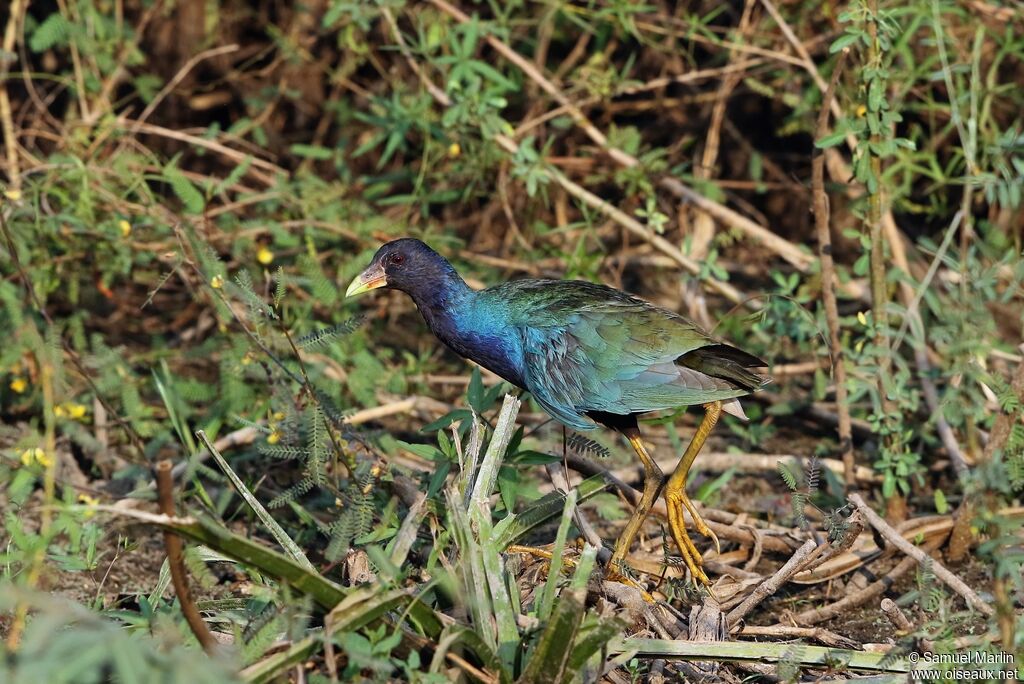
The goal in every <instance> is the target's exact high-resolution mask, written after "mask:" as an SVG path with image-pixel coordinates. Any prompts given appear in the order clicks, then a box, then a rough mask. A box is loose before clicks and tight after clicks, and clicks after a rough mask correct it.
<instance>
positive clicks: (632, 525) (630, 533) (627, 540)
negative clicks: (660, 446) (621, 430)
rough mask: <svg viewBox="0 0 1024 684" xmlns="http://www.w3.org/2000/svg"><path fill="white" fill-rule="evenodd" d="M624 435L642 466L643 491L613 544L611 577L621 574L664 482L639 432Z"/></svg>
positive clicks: (659, 469)
mask: <svg viewBox="0 0 1024 684" xmlns="http://www.w3.org/2000/svg"><path fill="white" fill-rule="evenodd" d="M625 435H626V439H628V440H629V443H630V445H631V446H632V447H633V450H634V451H636V455H637V456H638V457H639V458H640V462H641V463H643V464H644V489H643V492H642V493H641V494H640V501H639V502H638V503H637V505H636V509H635V510H634V511H633V516H632V517H631V518H630V519H629V522H627V523H626V528H625V529H624V530H623V531H622V534H621V535H619V539H618V541H616V542H615V550H614V551H613V552H612V558H611V560H610V561H609V563H608V567H609V568H610V569H611V571H612V573H613V575H620V574H621V573H620V572H619V567H620V566H621V564H622V562H623V561H624V560H625V558H626V554H628V553H629V547H630V546H631V545H632V544H633V540H634V539H635V538H636V535H637V533H638V532H639V531H640V527H641V526H643V524H644V521H645V520H647V514H648V513H650V511H651V506H653V505H654V499H655V498H656V497H657V496H658V489H659V488H660V487H661V485H662V483H663V482H664V481H665V477H664V475H663V474H662V472H661V468H659V467H658V464H657V463H655V462H654V459H653V458H651V455H650V454H648V453H647V449H646V448H645V447H644V443H643V442H642V441H641V440H640V431H639V430H636V429H633V430H630V431H629V432H626V433H625Z"/></svg>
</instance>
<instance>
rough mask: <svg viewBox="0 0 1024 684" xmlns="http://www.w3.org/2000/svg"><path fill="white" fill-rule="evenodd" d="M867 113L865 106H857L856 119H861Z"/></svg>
mask: <svg viewBox="0 0 1024 684" xmlns="http://www.w3.org/2000/svg"><path fill="white" fill-rule="evenodd" d="M867 113H868V108H867V106H866V105H857V116H858V117H862V116H864V115H865V114H867Z"/></svg>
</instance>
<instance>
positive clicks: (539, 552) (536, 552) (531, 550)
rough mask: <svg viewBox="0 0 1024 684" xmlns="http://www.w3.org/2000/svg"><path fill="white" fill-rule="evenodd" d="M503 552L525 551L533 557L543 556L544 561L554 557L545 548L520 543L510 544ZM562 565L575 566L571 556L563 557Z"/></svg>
mask: <svg viewBox="0 0 1024 684" xmlns="http://www.w3.org/2000/svg"><path fill="white" fill-rule="evenodd" d="M505 553H525V554H527V555H528V556H533V557H534V558H543V559H544V560H546V561H550V560H551V559H552V558H554V554H553V553H551V552H550V551H548V550H546V549H541V548H538V547H536V546H522V545H521V544H512V545H511V546H509V547H508V548H507V549H505ZM562 565H564V566H565V567H567V568H574V567H576V561H574V560H573V559H571V558H564V557H563V558H562Z"/></svg>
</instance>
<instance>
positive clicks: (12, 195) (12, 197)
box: [4, 190, 21, 202]
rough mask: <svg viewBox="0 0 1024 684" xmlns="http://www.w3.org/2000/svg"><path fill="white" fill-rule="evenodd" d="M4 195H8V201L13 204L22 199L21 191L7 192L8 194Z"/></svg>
mask: <svg viewBox="0 0 1024 684" xmlns="http://www.w3.org/2000/svg"><path fill="white" fill-rule="evenodd" d="M4 195H6V196H7V199H9V200H11V201H12V202H17V201H18V200H20V199H21V190H7V191H6V192H4Z"/></svg>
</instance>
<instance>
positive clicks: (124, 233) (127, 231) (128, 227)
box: [117, 219, 132, 237]
mask: <svg viewBox="0 0 1024 684" xmlns="http://www.w3.org/2000/svg"><path fill="white" fill-rule="evenodd" d="M117 227H118V228H120V229H121V237H128V236H129V235H131V234H132V224H130V223H128V222H127V221H125V220H124V219H121V220H120V221H118V222H117Z"/></svg>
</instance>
